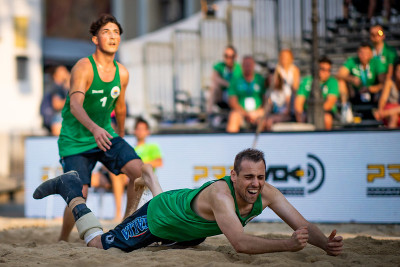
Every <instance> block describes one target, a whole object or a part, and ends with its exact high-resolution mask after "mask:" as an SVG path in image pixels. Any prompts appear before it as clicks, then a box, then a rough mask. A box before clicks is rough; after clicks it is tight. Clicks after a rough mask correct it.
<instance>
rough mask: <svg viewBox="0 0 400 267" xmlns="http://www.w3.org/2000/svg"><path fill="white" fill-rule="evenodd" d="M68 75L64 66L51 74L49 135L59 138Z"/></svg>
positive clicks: (68, 80) (67, 88)
mask: <svg viewBox="0 0 400 267" xmlns="http://www.w3.org/2000/svg"><path fill="white" fill-rule="evenodd" d="M69 82H70V73H69V71H68V69H67V68H66V67H65V66H57V67H56V69H55V70H54V73H53V88H52V92H51V105H52V107H53V110H54V114H53V117H52V120H51V134H52V135H54V136H59V135H60V131H61V122H62V116H61V111H62V109H63V107H64V104H65V100H66V99H67V95H68V91H69Z"/></svg>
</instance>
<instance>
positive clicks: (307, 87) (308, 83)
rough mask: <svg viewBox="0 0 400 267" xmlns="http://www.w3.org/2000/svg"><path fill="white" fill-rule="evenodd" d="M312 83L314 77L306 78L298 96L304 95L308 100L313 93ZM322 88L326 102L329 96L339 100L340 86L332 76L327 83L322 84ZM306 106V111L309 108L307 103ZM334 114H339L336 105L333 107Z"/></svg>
mask: <svg viewBox="0 0 400 267" xmlns="http://www.w3.org/2000/svg"><path fill="white" fill-rule="evenodd" d="M312 82H313V78H312V76H306V77H304V78H303V80H302V81H301V83H300V86H299V90H298V91H297V95H302V96H304V97H305V98H306V99H307V98H308V97H309V96H310V93H311V89H312ZM320 88H321V90H322V98H323V99H324V101H325V100H326V99H327V98H328V95H334V96H336V97H337V98H339V84H338V81H337V80H336V79H335V78H334V77H332V76H330V77H329V79H328V80H326V81H325V82H321V83H320ZM304 106H305V109H306V108H307V105H306V103H305V104H304ZM332 112H333V113H336V112H337V107H336V105H334V106H333V107H332Z"/></svg>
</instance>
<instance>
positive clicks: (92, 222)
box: [76, 212, 103, 239]
mask: <svg viewBox="0 0 400 267" xmlns="http://www.w3.org/2000/svg"><path fill="white" fill-rule="evenodd" d="M76 228H78V232H79V237H80V238H81V239H84V238H85V236H89V235H91V234H93V233H95V232H98V231H103V227H102V226H101V224H100V221H99V220H98V219H97V218H96V216H94V214H93V212H89V213H87V214H85V215H83V216H82V217H80V218H79V219H78V220H77V221H76Z"/></svg>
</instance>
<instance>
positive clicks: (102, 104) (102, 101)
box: [100, 96, 107, 108]
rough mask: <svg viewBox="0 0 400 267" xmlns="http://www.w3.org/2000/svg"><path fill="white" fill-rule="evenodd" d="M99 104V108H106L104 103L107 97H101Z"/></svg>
mask: <svg viewBox="0 0 400 267" xmlns="http://www.w3.org/2000/svg"><path fill="white" fill-rule="evenodd" d="M100 102H101V106H102V107H103V108H104V107H105V106H106V102H107V97H106V96H105V97H103V98H102V99H100Z"/></svg>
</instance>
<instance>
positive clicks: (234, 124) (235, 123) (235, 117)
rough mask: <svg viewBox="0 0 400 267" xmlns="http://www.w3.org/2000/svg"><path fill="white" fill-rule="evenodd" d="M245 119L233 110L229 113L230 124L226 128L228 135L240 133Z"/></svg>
mask: <svg viewBox="0 0 400 267" xmlns="http://www.w3.org/2000/svg"><path fill="white" fill-rule="evenodd" d="M242 121H243V118H242V115H240V113H239V112H237V111H235V110H232V111H231V112H230V113H229V119H228V124H227V126H226V131H227V132H228V133H237V132H239V131H240V125H241V124H242Z"/></svg>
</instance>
